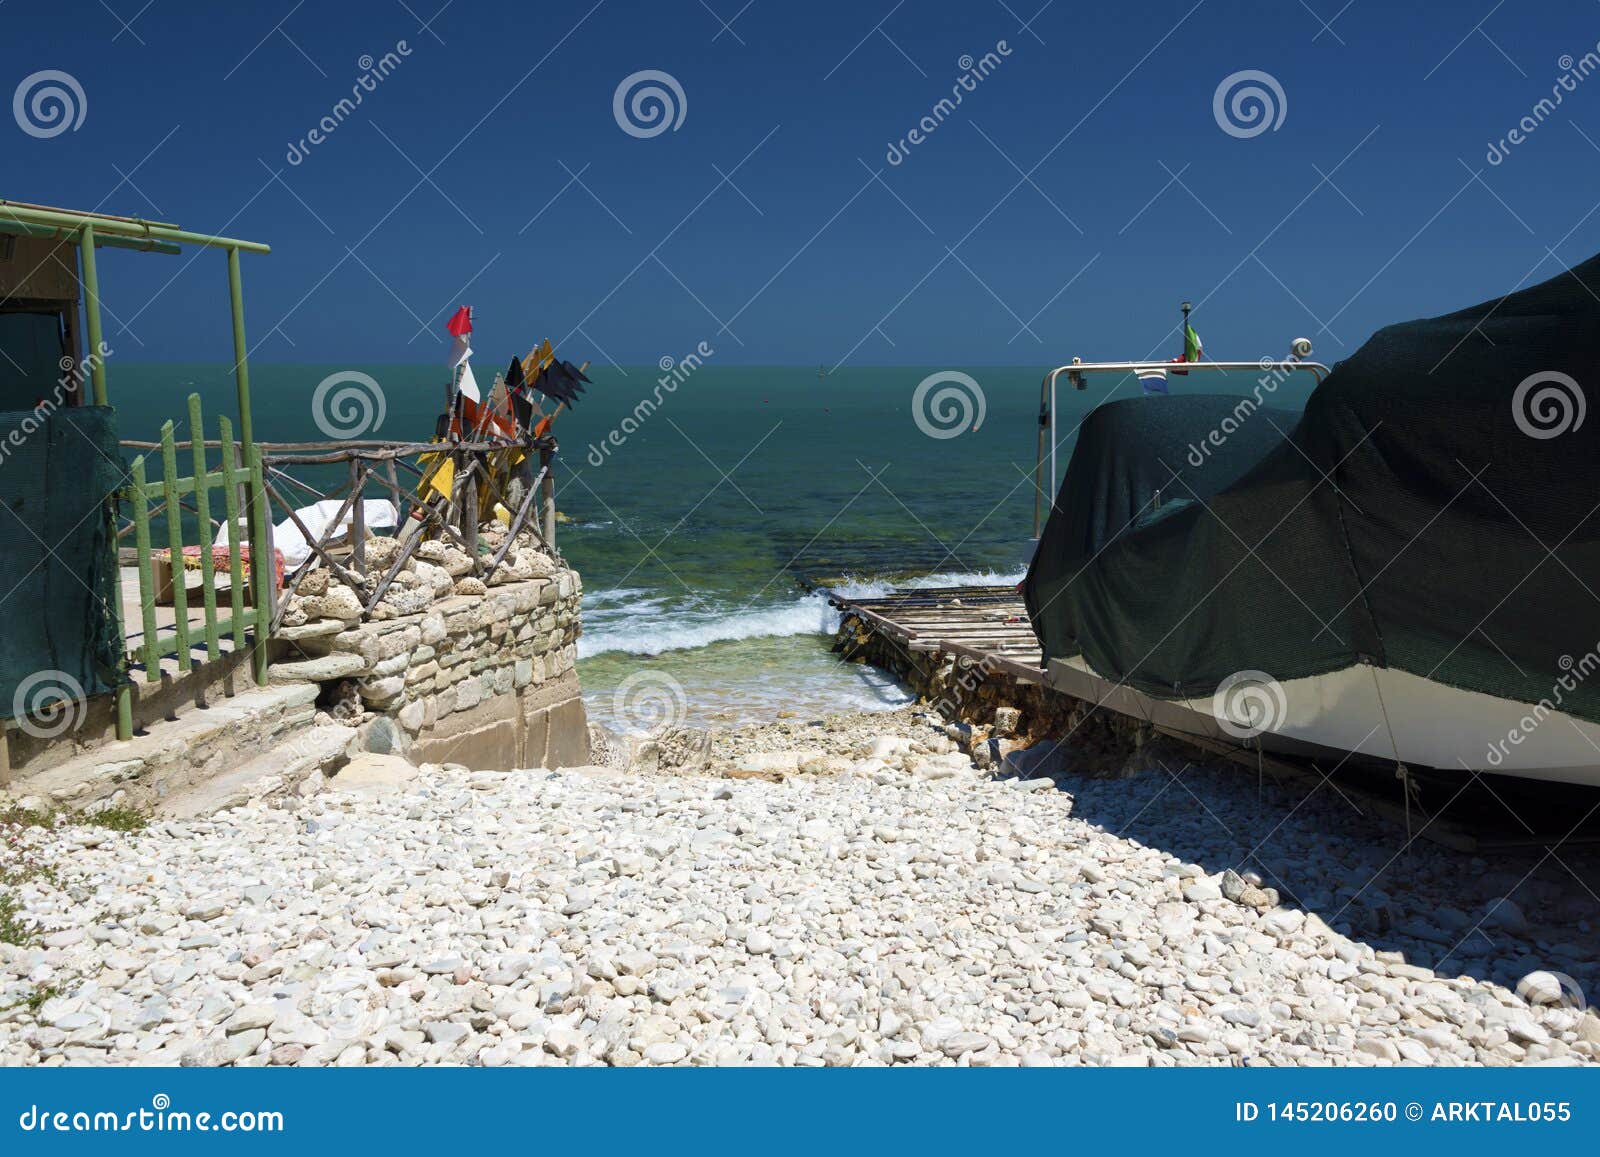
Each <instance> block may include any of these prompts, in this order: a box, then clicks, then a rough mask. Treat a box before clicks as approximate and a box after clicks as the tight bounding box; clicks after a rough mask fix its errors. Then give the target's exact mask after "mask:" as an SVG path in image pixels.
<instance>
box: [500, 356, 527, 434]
mask: <svg viewBox="0 0 1600 1157" xmlns="http://www.w3.org/2000/svg"><path fill="white" fill-rule="evenodd" d="M505 383H506V396H507V397H509V398H510V399H511V412H512V413H513V414H515V415H516V416H517V425H518V426H520V427H521V428H522V429H524V430H531V429H533V400H532V399H531V398H529V397H528V383H527V380H526V379H524V378H523V376H522V360H521V359H520V358H516V357H513V358H512V359H511V364H510V365H509V366H507V367H506V376H505Z"/></svg>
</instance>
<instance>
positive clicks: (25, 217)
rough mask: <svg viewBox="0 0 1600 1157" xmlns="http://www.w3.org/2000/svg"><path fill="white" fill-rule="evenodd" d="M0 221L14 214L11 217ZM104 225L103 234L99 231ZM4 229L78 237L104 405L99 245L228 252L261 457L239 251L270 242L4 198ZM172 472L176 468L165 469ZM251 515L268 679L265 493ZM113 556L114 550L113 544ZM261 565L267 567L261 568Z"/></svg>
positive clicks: (240, 386) (238, 374)
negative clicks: (34, 205)
mask: <svg viewBox="0 0 1600 1157" xmlns="http://www.w3.org/2000/svg"><path fill="white" fill-rule="evenodd" d="M3 218H10V220H9V221H7V220H4V219H3ZM102 230H104V232H105V234H106V235H105V236H102V233H101V231H102ZM0 232H18V233H27V234H29V235H31V236H46V237H50V236H54V237H59V238H62V239H63V240H65V239H71V240H73V241H74V242H75V243H76V244H77V246H78V252H79V256H80V259H81V261H82V264H83V313H84V321H85V329H86V330H87V333H86V337H87V339H88V344H89V351H90V375H91V378H90V380H91V381H92V383H93V388H94V404H95V405H97V406H104V405H107V404H108V402H107V395H106V368H105V359H104V358H102V357H101V356H99V355H100V350H101V348H102V343H103V330H102V327H101V320H100V272H99V267H98V265H97V263H96V259H95V250H96V249H97V248H99V247H100V246H102V245H111V246H116V247H119V248H129V249H150V250H157V251H160V252H173V253H175V252H178V246H179V245H180V244H186V245H199V246H203V247H209V248H220V249H224V250H226V252H227V254H228V301H229V306H230V308H231V311H232V314H233V354H234V379H235V383H236V386H237V391H238V400H239V435H240V442H241V444H242V445H243V446H244V451H245V457H246V459H247V462H248V461H259V457H258V452H257V451H256V450H255V447H254V445H253V443H252V438H253V437H254V432H253V424H252V422H251V416H250V367H249V362H248V357H249V346H248V345H247V344H246V342H245V333H244V293H243V289H242V287H241V283H240V277H239V252H240V251H241V250H244V251H246V252H250V253H270V252H271V251H272V250H271V248H270V247H269V246H266V245H262V244H260V243H258V242H254V241H239V240H234V239H232V238H227V237H210V236H207V235H205V234H202V233H190V232H188V231H187V230H183V229H175V228H172V227H170V226H165V225H151V224H148V223H145V222H142V221H118V220H115V219H111V218H104V217H96V216H93V215H89V214H79V213H64V212H57V211H55V210H49V209H25V208H22V207H19V206H15V205H9V204H6V203H4V202H0ZM168 474H169V476H170V474H171V467H170V466H169V467H168ZM246 513H247V515H248V520H249V536H250V553H251V566H252V572H251V574H252V581H253V582H254V583H255V584H256V587H255V589H256V590H257V591H258V592H261V593H258V595H257V597H256V602H257V603H258V604H259V605H258V608H257V617H256V641H255V648H254V651H253V653H252V655H251V667H252V669H253V673H254V675H255V679H256V682H257V683H260V684H264V683H265V682H266V681H267V638H266V630H267V624H269V623H270V622H271V615H272V609H271V606H270V600H269V599H268V598H266V597H265V590H266V589H267V583H264V582H262V580H261V576H262V575H263V574H264V575H266V576H268V580H267V581H268V582H270V579H271V575H272V574H273V573H274V570H273V567H272V564H271V560H270V558H269V557H268V551H269V544H268V540H267V528H266V518H267V513H266V504H265V502H264V500H263V499H262V497H261V496H260V494H253V495H252V501H251V503H250V507H249V509H248V511H247V512H246ZM111 549H112V552H113V560H114V559H115V551H116V547H115V544H114V543H113V545H112V548H111ZM263 566H265V569H264V570H263V569H262V568H263ZM113 573H114V574H115V575H116V576H117V579H116V583H117V595H116V598H115V600H114V602H113V605H112V616H113V618H114V619H115V621H116V632H117V637H118V638H119V639H120V638H121V637H122V578H121V567H120V565H117V564H116V563H115V562H113ZM126 674H127V672H126V670H124V672H123V675H124V679H123V681H122V682H121V683H120V684H119V685H118V687H117V691H116V712H117V738H118V739H121V740H127V739H131V738H133V686H132V684H131V682H130V681H128V680H127V678H126Z"/></svg>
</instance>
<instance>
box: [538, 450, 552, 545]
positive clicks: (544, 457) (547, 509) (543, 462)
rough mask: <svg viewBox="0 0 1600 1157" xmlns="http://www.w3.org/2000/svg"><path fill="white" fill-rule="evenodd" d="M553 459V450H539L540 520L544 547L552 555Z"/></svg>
mask: <svg viewBox="0 0 1600 1157" xmlns="http://www.w3.org/2000/svg"><path fill="white" fill-rule="evenodd" d="M555 459H556V454H555V451H554V450H540V451H539V468H540V470H542V471H543V472H544V476H543V478H542V479H541V480H540V482H539V493H540V495H541V496H542V499H543V510H542V511H541V512H540V513H541V518H540V522H541V523H542V524H543V527H544V545H545V549H546V550H548V551H549V552H550V553H551V554H552V555H553V554H555V552H556V479H555V475H554V474H553V473H551V470H552V468H553V467H554V464H555Z"/></svg>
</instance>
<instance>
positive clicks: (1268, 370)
mask: <svg viewBox="0 0 1600 1157" xmlns="http://www.w3.org/2000/svg"><path fill="white" fill-rule="evenodd" d="M1293 348H1294V349H1295V351H1296V353H1297V354H1310V352H1311V343H1310V342H1309V341H1306V339H1305V338H1296V339H1295V341H1294V344H1293ZM1154 370H1162V371H1165V372H1170V373H1176V374H1186V373H1195V372H1201V373H1204V372H1208V371H1209V372H1213V373H1215V372H1222V373H1227V372H1229V371H1232V372H1235V373H1249V372H1252V371H1253V372H1255V373H1261V374H1273V373H1283V374H1289V373H1309V374H1311V375H1312V377H1314V378H1315V379H1316V380H1317V381H1318V382H1319V383H1320V382H1321V381H1322V379H1323V378H1324V377H1325V376H1326V375H1327V373H1328V367H1327V366H1325V365H1323V364H1322V363H1321V362H1311V361H1305V360H1303V357H1301V356H1294V357H1288V358H1262V359H1261V360H1260V361H1254V362H1211V361H1203V362H1171V361H1144V362H1085V361H1078V360H1074V361H1073V362H1072V364H1071V365H1065V366H1057V367H1056V368H1055V369H1053V370H1051V371H1050V372H1049V373H1048V374H1046V375H1045V378H1044V381H1043V382H1042V383H1041V384H1040V388H1039V405H1040V407H1041V413H1040V416H1039V417H1040V422H1039V453H1038V459H1037V461H1036V462H1035V463H1034V468H1033V488H1034V496H1033V537H1034V538H1035V539H1037V538H1038V537H1039V535H1040V533H1041V532H1042V531H1043V528H1044V517H1043V502H1042V499H1043V497H1044V496H1045V495H1046V494H1048V495H1049V498H1050V501H1051V502H1052V503H1054V502H1055V497H1056V488H1057V487H1058V486H1060V484H1061V483H1060V479H1059V477H1058V476H1057V474H1056V443H1057V438H1058V435H1057V430H1056V382H1057V381H1058V380H1059V379H1060V377H1061V375H1062V374H1066V375H1067V380H1068V381H1070V382H1071V383H1072V384H1073V385H1075V386H1076V387H1077V388H1078V389H1080V390H1082V389H1087V388H1088V383H1087V382H1085V381H1084V380H1083V375H1085V374H1137V373H1140V372H1141V371H1154ZM1047 431H1048V438H1049V443H1050V444H1049V447H1048V458H1049V462H1050V489H1049V490H1048V491H1046V490H1045V489H1044V479H1043V477H1042V475H1043V473H1044V464H1045V460H1046V457H1047V454H1046V446H1045V439H1046V436H1047Z"/></svg>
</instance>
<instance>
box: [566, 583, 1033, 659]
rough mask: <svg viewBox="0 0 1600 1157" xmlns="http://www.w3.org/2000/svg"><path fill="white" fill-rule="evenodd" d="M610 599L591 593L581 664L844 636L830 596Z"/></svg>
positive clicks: (865, 591)
mask: <svg viewBox="0 0 1600 1157" xmlns="http://www.w3.org/2000/svg"><path fill="white" fill-rule="evenodd" d="M1025 573H1026V572H1024V571H1021V570H1018V571H1015V572H998V571H976V572H972V573H962V574H933V575H921V576H918V577H915V578H909V579H862V580H855V579H852V580H849V581H846V582H843V583H840V584H838V585H836V586H834V587H832V588H831V589H832V590H834V591H836V592H837V593H838V594H841V595H844V596H846V597H848V598H871V597H874V596H878V595H884V594H888V593H889V592H891V591H896V590H922V589H926V588H929V587H944V586H1015V585H1016V584H1017V583H1019V582H1021V581H1022V577H1023V575H1024V574H1025ZM625 594H626V595H632V596H635V597H636V598H637V601H629V600H627V599H625V598H623V597H622V596H624V595H625ZM611 596H612V597H609V598H593V599H592V596H591V595H590V594H589V593H588V592H585V594H584V599H585V601H586V602H590V601H591V599H592V601H593V602H595V603H598V604H599V605H597V606H594V607H593V608H592V609H591V610H589V611H588V612H586V613H585V615H584V632H583V635H582V637H581V638H580V639H579V640H578V655H579V657H580V658H588V657H591V656H594V655H603V654H607V653H616V652H621V653H624V654H631V655H659V654H661V653H662V652H664V651H687V650H692V649H693V648H696V647H706V646H710V645H711V644H712V643H724V642H731V641H736V640H740V639H761V638H783V637H786V636H790V635H831V634H833V632H835V631H837V630H838V629H839V612H838V611H836V610H834V609H833V608H832V607H831V606H829V605H828V600H827V596H826V595H824V594H822V593H821V592H813V593H810V594H804V595H799V596H796V597H795V598H794V599H793V600H792V601H790V602H787V603H780V604H778V605H775V606H774V605H770V604H769V605H766V606H756V607H731V608H730V607H721V608H716V609H702V608H695V607H686V608H680V609H667V608H665V607H664V605H663V604H664V603H665V601H666V600H665V599H664V598H662V597H659V596H657V597H649V595H648V593H647V592H644V591H637V592H635V591H627V592H624V591H615V592H611ZM639 596H644V597H639Z"/></svg>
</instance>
